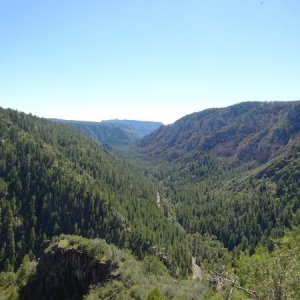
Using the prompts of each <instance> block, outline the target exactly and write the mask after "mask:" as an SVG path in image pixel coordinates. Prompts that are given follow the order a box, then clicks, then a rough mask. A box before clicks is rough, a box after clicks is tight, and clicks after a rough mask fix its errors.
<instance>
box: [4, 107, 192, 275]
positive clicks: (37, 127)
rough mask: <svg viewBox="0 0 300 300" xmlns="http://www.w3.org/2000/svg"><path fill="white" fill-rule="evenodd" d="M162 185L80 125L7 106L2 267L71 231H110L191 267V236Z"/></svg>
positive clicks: (136, 248)
mask: <svg viewBox="0 0 300 300" xmlns="http://www.w3.org/2000/svg"><path fill="white" fill-rule="evenodd" d="M156 192H157V190H156V187H155V186H154V185H153V184H152V183H151V182H150V181H149V180H148V179H146V178H142V177H140V176H138V175H137V174H136V173H135V172H134V171H133V170H132V169H131V168H130V167H129V166H128V165H127V164H126V163H124V162H122V161H119V160H117V159H116V158H114V157H113V156H112V155H110V154H109V153H107V151H104V150H102V149H101V148H100V147H99V145H97V144H96V143H94V142H93V141H92V140H90V139H88V138H87V137H85V136H83V135H82V134H80V133H79V132H77V131H76V130H75V129H73V128H70V127H68V126H63V125H58V124H55V123H53V122H50V121H47V120H44V119H39V118H37V117H33V116H30V115H26V114H23V113H19V112H16V111H13V110H4V109H0V215H1V218H0V239H1V243H0V253H1V255H0V269H1V270H3V269H4V270H12V269H13V267H14V266H16V265H18V264H19V263H20V262H21V261H22V257H23V256H24V255H25V254H26V253H28V252H30V251H31V252H33V253H34V254H35V255H38V254H39V253H40V250H41V245H42V244H43V243H44V242H45V241H47V240H48V239H49V238H51V237H52V236H53V235H57V234H60V233H68V234H80V235H83V236H87V237H102V238H105V239H106V240H107V241H108V242H113V243H115V244H116V245H118V246H122V247H128V248H130V249H131V250H132V251H133V252H134V253H135V254H136V255H137V256H138V257H143V256H144V255H145V254H146V253H153V254H156V255H159V256H160V257H161V258H162V259H164V260H165V263H166V264H168V265H169V267H170V268H171V269H174V270H175V269H176V270H178V272H177V273H178V274H179V273H181V274H186V273H187V272H188V271H189V267H190V263H191V254H190V253H189V249H188V241H187V239H186V237H185V233H184V231H183V230H182V229H181V228H179V227H178V226H177V225H176V224H173V223H171V222H170V221H169V220H167V219H166V218H164V215H163V213H162V212H161V210H159V209H158V208H157V206H156V202H155V201H156ZM178 253H181V255H180V256H178Z"/></svg>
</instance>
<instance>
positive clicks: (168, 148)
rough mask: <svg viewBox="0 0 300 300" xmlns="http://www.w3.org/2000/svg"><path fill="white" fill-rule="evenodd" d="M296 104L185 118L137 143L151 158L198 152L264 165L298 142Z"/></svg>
mask: <svg viewBox="0 0 300 300" xmlns="http://www.w3.org/2000/svg"><path fill="white" fill-rule="evenodd" d="M299 131H300V102H299V101H296V102H245V103H241V104H237V105H233V106H230V107H226V108H216V109H208V110H205V111H202V112H198V113H194V114H191V115H188V116H186V117H184V118H182V119H180V120H178V121H177V122H175V123H174V124H173V125H169V126H162V127H160V128H159V129H158V130H156V131H154V132H153V133H151V134H150V135H148V136H146V137H144V138H143V139H142V140H141V141H140V151H142V152H143V153H146V154H147V155H151V156H157V157H160V156H167V157H171V155H172V153H176V152H180V153H181V154H182V153H183V155H184V153H185V152H187V151H189V152H190V151H199V152H202V153H203V152H204V153H209V154H210V155H213V156H217V157H225V158H236V159H239V160H242V161H250V160H256V161H258V162H260V163H263V162H266V161H268V160H269V159H270V158H272V157H274V156H275V155H277V154H278V153H280V152H281V151H283V150H284V149H285V148H286V147H287V146H289V143H293V139H295V138H299Z"/></svg>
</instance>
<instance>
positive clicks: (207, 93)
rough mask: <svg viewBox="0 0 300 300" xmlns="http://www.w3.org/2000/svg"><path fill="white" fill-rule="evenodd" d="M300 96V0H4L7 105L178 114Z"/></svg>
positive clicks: (1, 102) (1, 70) (99, 115)
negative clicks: (252, 101) (240, 103)
mask: <svg viewBox="0 0 300 300" xmlns="http://www.w3.org/2000/svg"><path fill="white" fill-rule="evenodd" d="M298 99H300V1H299V0H258V1H257V0H206V1H202V0H194V1H191V0H84V1H83V0H80V1H79V0H0V106H2V107H11V108H15V109H18V110H21V111H25V112H28V113H29V112H31V113H33V114H36V115H38V116H43V117H57V118H65V119H77V120H93V121H100V120H102V119H111V118H119V119H124V118H127V119H138V120H157V121H162V122H164V123H171V122H173V121H175V120H176V119H178V118H180V117H182V116H183V115H186V114H188V113H192V112H194V111H200V110H202V109H205V108H209V107H220V106H227V105H230V104H234V103H237V102H242V101H249V100H298Z"/></svg>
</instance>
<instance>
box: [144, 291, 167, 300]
mask: <svg viewBox="0 0 300 300" xmlns="http://www.w3.org/2000/svg"><path fill="white" fill-rule="evenodd" d="M147 300H167V298H165V297H164V296H162V294H161V293H160V291H159V289H157V288H155V289H153V290H152V291H151V292H150V293H149V295H148V297H147Z"/></svg>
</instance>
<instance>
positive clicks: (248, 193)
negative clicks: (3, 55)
mask: <svg viewBox="0 0 300 300" xmlns="http://www.w3.org/2000/svg"><path fill="white" fill-rule="evenodd" d="M83 133H84V134H82V133H81V132H80V131H78V130H77V129H76V128H73V127H71V126H66V125H62V124H57V123H55V122H52V121H48V120H45V119H40V118H37V117H33V116H31V115H26V114H23V113H19V112H16V111H13V110H9V109H8V110H5V109H0V216H1V218H0V240H1V244H0V271H5V272H3V273H0V298H1V297H2V298H3V299H18V297H19V296H20V295H21V296H22V297H24V298H21V299H31V298H30V297H33V296H34V297H35V299H38V298H39V297H40V296H41V295H42V294H43V293H44V292H45V289H46V290H47V288H46V284H45V282H48V283H49V282H52V283H53V293H52V291H51V292H50V293H49V295H50V294H53V295H58V296H56V298H55V297H54V298H53V299H60V298H61V296H59V295H61V294H60V293H71V295H73V294H72V293H74V295H73V296H70V299H83V297H84V299H89V300H93V299H136V300H141V299H147V300H151V299H152V300H158V299H163V300H171V299H188V300H191V299H195V300H196V299H214V300H221V299H256V300H257V299H274V300H278V299H295V300H296V299H299V297H300V290H299V282H300V277H299V270H300V269H299V268H300V259H299V238H300V234H299V227H300V198H299V195H300V102H279V103H260V102H255V103H241V104H238V105H234V106H231V107H228V108H222V109H211V110H206V111H203V112H199V113H195V114H192V115H190V116H186V117H184V118H182V119H181V120H179V121H177V122H175V123H174V124H173V125H170V126H162V127H160V128H159V129H157V130H156V131H154V132H153V133H151V134H150V135H148V136H146V137H144V138H143V139H142V140H141V142H140V145H139V146H136V147H122V148H119V147H117V150H114V151H112V152H111V153H110V147H106V148H102V147H101V145H99V143H96V142H95V141H93V140H92V139H90V136H91V133H88V132H83ZM110 134H111V133H110ZM113 138H115V137H113ZM112 153H115V154H112ZM115 155H119V156H120V157H119V158H118V157H116V156H115ZM60 234H72V235H73V234H74V235H78V236H83V237H85V238H89V239H94V238H102V239H105V240H106V242H108V243H113V244H114V245H116V246H117V247H118V248H123V250H122V251H120V250H118V249H117V248H115V247H114V246H108V245H107V244H106V243H105V242H104V241H99V240H88V239H84V238H82V237H78V236H65V235H63V236H60V237H55V236H58V235H60ZM50 240H52V242H50ZM49 243H50V244H49ZM45 249H46V250H45ZM124 249H127V250H126V251H128V250H130V251H131V252H132V254H133V255H134V256H135V257H132V256H131V254H128V253H127V252H126V251H125V252H124ZM69 257H71V258H69ZM37 258H40V260H38V261H37V260H36V259H37ZM136 259H138V260H139V261H136ZM60 261H61V263H59V262H60ZM63 261H65V263H63ZM50 262H51V263H50ZM82 265H84V267H85V269H86V270H88V271H86V272H83V271H82ZM52 266H53V268H52ZM60 266H62V267H61V268H60ZM70 268H71V269H72V270H73V271H74V272H75V273H76V276H77V277H76V276H71V277H70V281H69V286H68V287H66V290H65V289H64V287H62V286H64V283H65V282H66V281H67V279H66V274H70ZM73 268H76V270H75V269H73ZM103 268H104V269H103ZM48 270H49V272H48ZM93 270H94V271H95V270H98V271H99V270H102V271H103V270H104V271H103V272H104V273H103V272H102V271H101V272H100V273H97V274H98V275H93V276H94V277H93V276H91V277H89V276H90V275H88V274H96V273H93V272H94V271H93ZM73 271H72V272H71V273H72V274H73V273H74V272H73ZM89 272H90V273H89ZM83 274H84V275H83ZM99 274H101V275H99ZM102 275H103V276H104V278H105V279H104V281H103V277H102ZM170 275H171V276H173V277H175V278H177V281H176V280H175V279H174V278H171V276H170ZM48 276H49V277H48ZM68 276H69V275H68ZM105 276H106V277H105ZM56 278H60V280H57V279H56ZM192 278H193V280H192ZM183 279H184V280H183ZM199 281H200V283H199ZM90 284H92V285H93V284H95V285H93V286H92V288H88V286H89V285H90ZM43 291H44V292H43ZM48 292H49V290H48ZM75 294H76V295H75ZM68 295H69V294H68ZM26 297H27V298H26ZM49 299H51V297H50V298H49Z"/></svg>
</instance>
